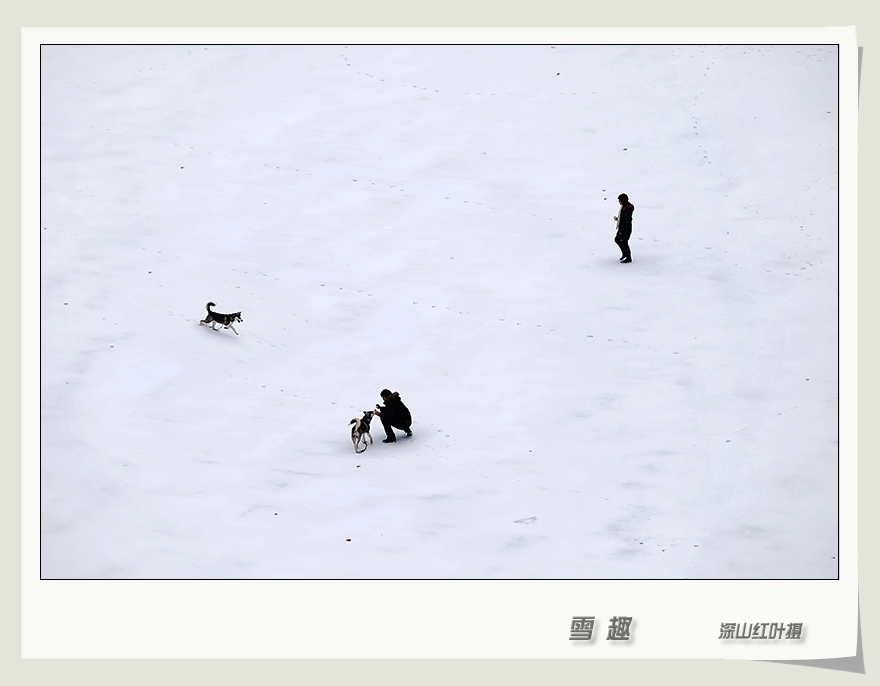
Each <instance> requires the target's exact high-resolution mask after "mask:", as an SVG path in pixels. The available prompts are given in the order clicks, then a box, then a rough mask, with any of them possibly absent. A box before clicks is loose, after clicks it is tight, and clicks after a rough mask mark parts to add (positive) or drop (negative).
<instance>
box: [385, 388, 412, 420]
mask: <svg viewBox="0 0 880 686" xmlns="http://www.w3.org/2000/svg"><path fill="white" fill-rule="evenodd" d="M379 416H380V417H381V418H382V420H383V423H385V422H387V423H389V424H391V425H392V426H395V427H397V428H398V429H404V428H407V427H409V425H410V424H412V415H411V414H410V413H409V409H408V408H407V406H406V405H404V404H403V401H402V400H401V399H400V395H398V393H397V392H396V391H395V392H394V393H392V394H391V395H389V396H388V397H387V398H385V407H383V408H380V410H379Z"/></svg>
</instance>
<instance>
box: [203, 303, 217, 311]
mask: <svg viewBox="0 0 880 686" xmlns="http://www.w3.org/2000/svg"><path fill="white" fill-rule="evenodd" d="M212 307H217V303H208V304H207V305H205V309H206V310H208V312H210V311H211V308H212Z"/></svg>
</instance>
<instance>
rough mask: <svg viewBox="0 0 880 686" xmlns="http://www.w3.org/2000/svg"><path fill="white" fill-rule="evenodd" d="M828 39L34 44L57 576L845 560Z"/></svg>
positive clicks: (676, 568)
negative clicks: (404, 423)
mask: <svg viewBox="0 0 880 686" xmlns="http://www.w3.org/2000/svg"><path fill="white" fill-rule="evenodd" d="M837 59H838V55H837V49H836V47H834V46H776V47H772V46H747V45H727V46H562V45H558V46H550V45H535V46H503V47H502V46H495V47H477V46H463V47H455V46H433V47H432V46H422V47H417V46H409V47H407V46H397V47H384V46H356V45H350V46H343V45H338V46H336V45H330V46H261V47H258V46H200V45H199V46H196V45H193V46H91V47H89V46H46V47H44V48H43V50H42V65H41V69H42V83H41V122H40V124H41V179H42V186H41V263H40V268H41V331H40V334H41V338H40V354H41V387H40V391H41V490H40V498H41V501H40V507H41V527H40V531H41V551H40V552H41V574H42V577H43V578H46V579H56V578H102V579H103V578H127V579H133V578H137V579H145V578H200V579H217V578H267V579H268V578H308V579H338V578H356V579H367V578H386V579H399V578H433V579H441V578H468V579H482V578H493V579H500V578H515V579H525V578H545V579H566V578H581V579H589V578H592V579H652V578H656V579H669V578H725V579H726V578H730V579H764V578H809V579H830V578H836V577H837V574H838V560H837V558H838V397H837V396H838V339H837V336H838V302H837V292H838V267H837V257H838V255H837V252H838V225H837V210H838V207H837V201H838V79H837V67H838V64H837ZM622 192H625V193H628V194H629V196H630V199H631V200H632V202H633V203H634V205H635V207H636V211H635V214H634V232H633V239H632V243H631V244H632V247H633V260H634V261H633V263H632V264H628V265H621V264H619V263H618V256H619V252H618V250H617V247H616V246H615V245H614V243H613V237H614V221H613V219H612V217H613V216H614V215H615V214H616V213H617V209H618V207H619V206H618V204H617V201H616V198H617V196H618V194H620V193H622ZM209 300H210V301H213V302H215V303H216V304H217V307H216V309H217V310H219V311H221V312H230V311H238V310H241V312H242V316H243V319H244V321H243V323H242V324H240V325H236V328H237V330H238V332H239V334H240V335H235V334H234V333H233V332H231V331H227V330H224V331H211V330H210V328H208V327H204V326H199V320H200V319H202V318H203V317H204V315H205V303H206V302H207V301H209ZM386 387H387V388H390V389H392V390H396V391H399V392H400V394H401V396H402V398H403V400H404V402H405V403H406V404H407V405H408V406H409V407H410V409H411V410H412V413H413V416H414V420H415V423H414V426H413V430H414V436H413V437H412V438H409V439H406V440H401V441H399V442H398V443H396V444H394V445H384V444H382V443H381V442H380V440H381V438H382V437H383V433H382V429H381V425H380V424H379V422H378V421H376V422H374V424H373V437H374V439H375V441H376V442H375V444H374V445H372V446H371V447H370V448H369V449H368V450H367V451H366V452H365V453H363V454H361V455H357V454H355V452H354V450H353V448H352V444H351V441H350V438H349V426H348V422H349V421H350V420H351V419H352V418H353V417H355V416H360V414H361V412H362V411H363V410H366V409H370V408H372V407H373V406H374V405H375V404H376V403H377V402H380V398H379V391H380V390H381V389H382V388H386Z"/></svg>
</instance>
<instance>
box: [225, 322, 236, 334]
mask: <svg viewBox="0 0 880 686" xmlns="http://www.w3.org/2000/svg"><path fill="white" fill-rule="evenodd" d="M226 328H227V329H232V330H233V331H235V327H234V326H232V324H230V325H229V326H227V327H226ZM235 335H236V336H238V331H235Z"/></svg>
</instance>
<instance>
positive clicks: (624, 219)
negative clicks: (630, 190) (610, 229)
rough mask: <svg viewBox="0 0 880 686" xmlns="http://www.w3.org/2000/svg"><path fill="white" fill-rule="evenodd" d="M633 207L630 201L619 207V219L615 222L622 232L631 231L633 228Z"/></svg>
mask: <svg viewBox="0 0 880 686" xmlns="http://www.w3.org/2000/svg"><path fill="white" fill-rule="evenodd" d="M635 209H636V208H635V207H634V206H633V204H632V203H631V202H628V203H627V204H626V205H624V206H623V207H621V208H620V215H619V216H620V221H619V222H618V223H617V228H618V229H619V230H620V231H622V232H624V233H632V229H633V212H634V211H635Z"/></svg>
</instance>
